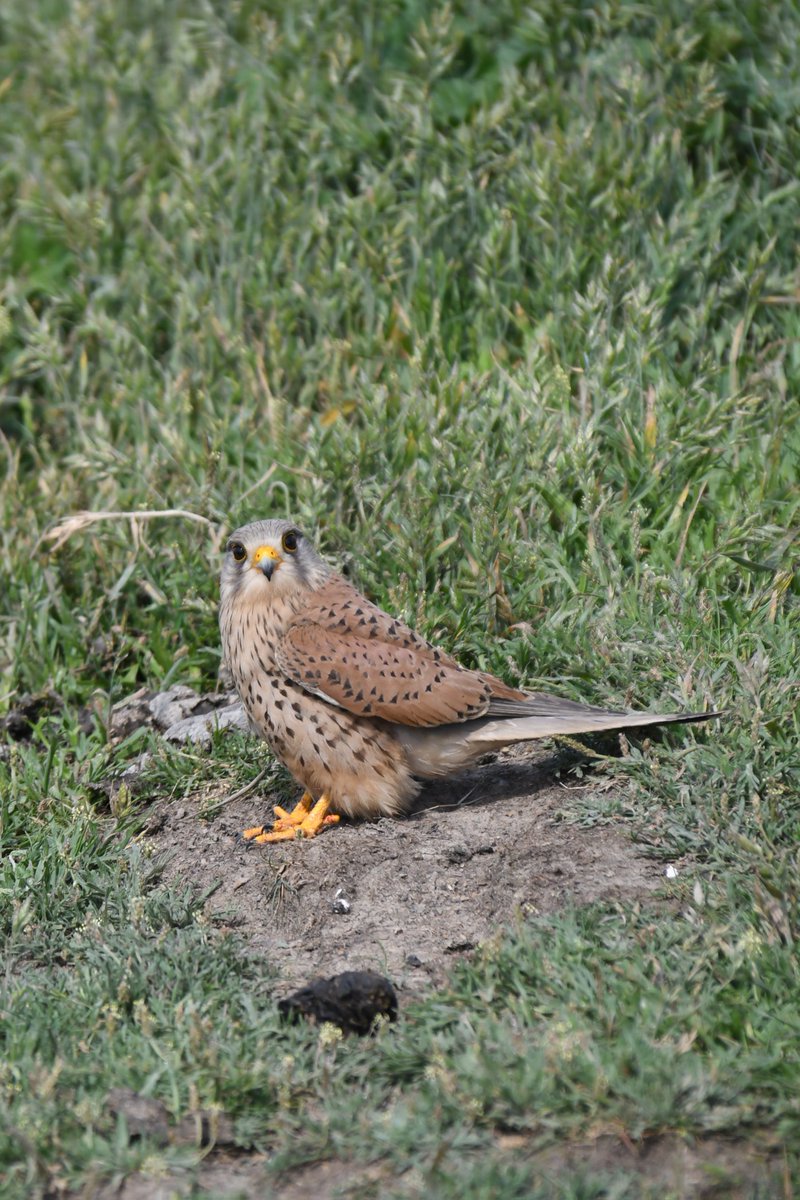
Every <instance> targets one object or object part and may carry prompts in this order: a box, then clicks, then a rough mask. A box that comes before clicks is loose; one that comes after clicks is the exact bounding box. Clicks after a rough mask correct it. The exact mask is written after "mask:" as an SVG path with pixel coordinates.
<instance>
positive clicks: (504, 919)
mask: <svg viewBox="0 0 800 1200" xmlns="http://www.w3.org/2000/svg"><path fill="white" fill-rule="evenodd" d="M557 763H558V760H557V759H554V758H553V757H552V756H551V757H549V758H547V757H545V758H541V757H539V758H536V757H533V756H531V754H530V751H528V752H527V753H526V752H525V751H524V750H520V749H518V748H515V749H513V750H511V751H508V752H506V753H504V754H503V755H502V756H500V757H498V759H497V761H495V762H493V763H490V764H487V765H481V766H478V767H476V768H475V769H474V770H472V771H468V772H465V773H464V774H462V775H460V776H458V777H457V778H454V779H451V780H448V781H446V782H443V783H437V784H431V785H428V786H427V787H426V788H425V790H424V791H423V793H422V794H421V796H420V797H419V799H418V801H417V803H416V805H415V807H414V809H413V811H412V812H411V813H410V814H409V815H408V816H407V817H405V818H401V819H397V820H380V821H377V822H375V823H366V822H353V823H349V822H343V823H342V824H341V825H340V826H338V827H336V828H333V829H331V830H328V831H326V832H325V833H323V834H321V835H320V836H319V837H317V838H315V839H313V840H310V841H295V842H285V843H278V844H275V845H267V846H257V845H252V844H248V843H245V842H243V841H242V840H241V837H240V831H241V830H242V829H244V828H246V827H247V826H250V825H253V824H254V823H258V822H259V821H265V820H267V819H268V817H269V815H270V813H271V805H272V803H273V802H274V801H275V799H276V798H275V797H273V796H270V795H264V796H263V797H253V796H249V797H247V798H246V799H242V800H239V801H236V802H233V803H231V804H230V805H228V806H227V807H225V808H224V809H223V810H222V812H221V813H220V815H219V816H218V817H217V818H216V819H214V820H211V821H206V820H203V819H201V817H200V815H199V814H200V812H201V809H202V801H201V800H199V799H198V800H197V801H184V802H182V803H181V804H178V805H175V804H166V803H165V804H163V805H161V806H160V807H159V809H158V812H157V820H156V821H155V825H156V827H157V832H155V833H154V834H153V835H152V839H151V840H152V844H153V846H154V848H155V849H156V850H159V851H165V852H167V853H168V855H169V860H168V863H167V866H166V871H165V876H166V879H167V880H168V881H171V882H175V881H177V882H183V883H185V882H188V881H191V882H192V884H194V885H195V886H197V887H200V888H206V887H210V886H211V885H213V884H214V883H215V882H218V883H219V887H218V890H217V891H216V892H215V893H214V895H213V896H212V897H211V898H210V900H209V901H208V909H209V912H213V913H214V914H215V918H216V920H218V921H220V920H221V921H222V922H223V923H227V924H230V925H231V926H232V927H235V928H237V929H238V930H239V932H240V933H241V934H242V936H244V937H245V938H246V939H247V940H248V942H249V943H250V944H251V946H252V947H253V949H254V950H256V951H258V952H261V953H263V954H265V955H267V956H269V958H270V959H271V960H272V961H273V962H274V964H275V965H276V967H277V968H278V970H279V972H280V982H281V985H285V986H286V988H287V989H288V988H293V987H298V986H301V985H302V984H304V983H306V982H308V981H309V980H310V979H311V978H313V977H315V976H319V975H330V974H333V973H335V972H338V971H344V970H361V969H372V970H377V971H381V972H383V973H385V974H387V975H388V976H389V977H390V978H391V979H392V981H393V982H394V984H395V986H396V987H397V988H398V991H399V994H400V998H401V1002H402V1000H403V999H404V998H405V999H408V998H409V997H410V996H413V995H414V994H419V993H420V992H422V991H424V990H427V989H428V988H429V987H430V986H432V985H433V986H438V985H439V984H441V983H442V981H443V980H444V978H445V975H446V973H447V970H448V968H449V966H450V965H451V964H452V962H453V960H454V958H455V957H456V956H458V955H459V954H464V953H469V951H470V950H472V949H474V948H475V947H476V946H477V945H479V944H480V943H481V942H484V941H486V940H487V939H488V938H491V937H493V936H494V935H496V934H497V932H498V930H499V929H501V928H502V927H503V926H508V925H509V924H510V923H512V922H514V921H515V920H517V919H519V918H520V917H530V916H536V915H537V914H540V913H547V912H552V911H553V910H555V909H557V908H559V907H562V906H563V905H565V904H586V903H589V902H591V901H593V900H598V899H602V898H617V899H629V900H632V899H635V898H636V897H638V896H642V895H644V894H646V893H649V892H652V891H653V890H654V889H655V888H657V887H658V886H659V885H660V884H661V883H662V882H663V866H659V865H658V864H656V863H654V862H653V861H652V860H648V859H646V858H645V857H643V856H642V855H641V854H639V853H638V852H637V849H636V846H635V845H634V843H633V842H632V841H631V838H630V831H629V829H628V828H626V827H622V828H616V827H615V826H613V825H604V826H595V827H594V828H591V829H583V828H580V827H579V826H578V825H576V824H573V823H570V822H569V820H565V819H564V815H565V814H568V811H569V807H570V801H571V797H570V792H569V791H568V790H567V789H565V788H564V787H563V786H561V785H560V784H559V783H557V782H555V781H554V769H555V767H556V765H557Z"/></svg>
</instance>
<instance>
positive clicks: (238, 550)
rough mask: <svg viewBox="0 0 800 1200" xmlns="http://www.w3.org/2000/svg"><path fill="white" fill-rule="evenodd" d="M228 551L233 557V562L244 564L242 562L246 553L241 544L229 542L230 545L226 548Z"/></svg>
mask: <svg viewBox="0 0 800 1200" xmlns="http://www.w3.org/2000/svg"><path fill="white" fill-rule="evenodd" d="M228 549H229V550H230V552H231V554H232V555H233V561H234V562H239V563H240V562H244V560H245V559H246V558H247V551H246V550H245V548H244V546H243V545H242V543H241V542H231V544H230V545H229V546H228Z"/></svg>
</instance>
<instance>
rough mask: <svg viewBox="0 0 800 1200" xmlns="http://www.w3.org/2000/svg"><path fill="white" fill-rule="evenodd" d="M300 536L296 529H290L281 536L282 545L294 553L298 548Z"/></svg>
mask: <svg viewBox="0 0 800 1200" xmlns="http://www.w3.org/2000/svg"><path fill="white" fill-rule="evenodd" d="M299 537H300V535H299V533H298V532H297V530H296V529H290V530H288V531H287V532H286V533H285V534H284V535H283V537H282V538H281V546H282V547H283V549H284V550H286V551H287V553H288V554H294V552H295V550H296V549H297V542H298V538H299Z"/></svg>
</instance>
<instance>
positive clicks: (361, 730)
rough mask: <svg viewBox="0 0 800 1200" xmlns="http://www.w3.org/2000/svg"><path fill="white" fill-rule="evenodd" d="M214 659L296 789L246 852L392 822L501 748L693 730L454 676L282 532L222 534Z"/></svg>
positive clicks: (266, 528)
mask: <svg viewBox="0 0 800 1200" xmlns="http://www.w3.org/2000/svg"><path fill="white" fill-rule="evenodd" d="M220 630H221V633H222V646H223V651H224V655H225V659H226V661H227V663H228V666H229V667H230V669H231V672H232V674H233V678H234V682H235V684H236V689H237V691H238V693H239V696H240V697H241V700H242V704H243V705H244V708H245V710H246V712H247V715H248V717H249V719H250V722H251V724H252V726H253V727H254V729H255V730H256V731H257V732H258V733H259V734H260V735H261V736H262V737H263V738H265V739H266V741H267V742H268V743H269V745H270V747H271V748H272V750H273V751H274V753H275V754H276V755H277V757H278V758H279V759H280V760H281V762H282V763H283V764H284V765H285V766H286V767H287V768H288V770H289V771H290V772H291V774H292V775H293V776H294V778H295V779H296V780H297V781H298V783H299V784H300V785H301V786H302V787H303V788H304V789H305V792H304V795H303V796H302V798H301V800H300V801H299V802H298V804H297V805H296V807H295V808H294V809H293V810H292V811H291V812H287V811H286V810H285V809H282V808H279V807H276V808H275V815H276V820H275V823H274V826H273V828H272V830H271V831H269V832H268V831H267V830H266V829H265V828H264V827H263V826H256V827H255V828H254V829H249V830H247V831H246V832H245V837H252V838H255V840H256V841H258V842H274V841H282V840H284V839H287V838H293V837H296V836H304V837H314V835H315V834H317V833H318V832H319V831H320V829H322V828H323V827H324V826H326V825H330V824H334V823H335V822H337V821H338V820H339V814H343V815H345V816H348V817H366V818H370V817H373V818H374V817H379V816H394V815H396V814H398V813H401V812H403V810H404V809H406V808H407V807H408V806H409V804H410V802H411V801H412V800H413V798H414V796H416V794H417V792H418V791H419V788H420V781H421V780H423V779H432V778H435V777H437V776H442V775H449V774H451V773H453V772H456V771H459V770H461V769H462V768H464V767H467V766H468V765H469V764H470V763H473V762H475V760H476V759H478V758H480V757H481V755H483V754H486V753H488V752H489V751H491V750H498V749H500V748H501V747H503V746H509V745H511V744H512V743H514V742H522V741H531V740H534V739H536V738H544V737H554V736H558V735H560V734H574V733H591V732H595V731H597V730H602V729H631V728H635V727H641V726H645V725H664V724H669V723H672V722H678V721H703V720H706V719H707V718H709V717H711V716H714V715H715V714H714V713H708V712H704V713H669V714H666V715H665V714H662V713H637V712H614V711H611V710H609V709H603V708H593V707H590V706H589V705H585V704H576V703H575V702H574V701H572V700H562V699H560V698H559V697H557V696H550V695H547V694H546V693H544V692H524V691H519V690H518V689H517V688H513V687H509V686H508V684H506V683H503V681H502V680H500V679H497V678H495V676H493V675H489V674H487V673H486V672H484V671H471V670H468V669H467V668H466V667H462V666H460V665H459V664H458V663H457V662H456V661H455V659H453V658H451V657H450V656H449V655H448V654H446V653H445V652H444V650H440V649H438V648H437V647H436V646H433V645H431V643H430V642H427V641H425V639H424V638H422V637H420V635H419V634H418V633H415V632H414V631H413V630H412V629H409V627H408V626H407V625H404V624H403V622H402V621H399V620H397V619H396V618H394V617H391V616H389V614H388V613H385V612H383V611H382V610H381V609H380V608H378V607H377V606H376V605H374V604H372V603H370V601H369V600H367V599H366V598H365V597H364V596H362V595H361V593H360V592H359V591H358V590H357V589H356V588H354V587H353V585H352V584H351V583H348V581H347V580H346V579H344V578H343V577H342V576H341V575H338V574H337V573H336V572H335V571H334V570H333V569H332V568H331V567H329V566H328V564H327V563H326V562H325V561H324V560H323V559H322V558H320V556H319V555H318V554H317V552H316V550H315V549H314V547H313V546H312V545H311V543H310V542H309V540H308V539H307V538H306V537H305V536H304V535H303V533H302V532H301V531H300V530H299V529H298V528H297V526H296V525H294V524H292V523H291V522H289V521H256V522H254V523H253V524H252V525H243V526H242V527H241V529H237V530H236V531H235V532H234V533H233V534H231V536H230V538H229V539H228V543H227V546H226V550H225V558H224V561H223V564H222V576H221V606H220Z"/></svg>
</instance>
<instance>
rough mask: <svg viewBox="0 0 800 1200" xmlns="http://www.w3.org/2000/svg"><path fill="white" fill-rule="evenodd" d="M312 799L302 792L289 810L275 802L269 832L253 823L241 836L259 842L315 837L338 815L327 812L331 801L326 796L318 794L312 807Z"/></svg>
mask: <svg viewBox="0 0 800 1200" xmlns="http://www.w3.org/2000/svg"><path fill="white" fill-rule="evenodd" d="M313 799H314V798H313V796H312V795H311V793H310V792H304V793H303V795H302V796H301V797H300V799H299V800H298V802H297V804H296V805H295V806H294V808H293V809H292V811H291V812H287V811H286V809H285V808H281V807H280V805H279V804H276V805H275V808H274V810H273V811H274V813H275V817H276V820H275V824H274V825H273V827H272V829H271V830H270V831H269V832H268V831H267V829H266V827H265V826H264V825H255V826H254V827H253V828H252V829H246V830H245V831H244V834H243V835H242V836H243V837H245V838H246V839H247V840H248V841H250V840H253V841H256V842H259V843H261V842H285V841H289V840H290V839H291V838H296V837H316V835H317V834H318V833H319V831H320V830H321V829H323V828H324V827H325V826H326V825H336V824H337V823H338V821H339V817H338V816H337V815H336V814H335V813H329V812H328V809H329V808H330V805H331V802H330V799H329V798H328V797H327V796H325V795H322V796H320V798H319V800H318V801H317V802H316V804H314V807H313V808H312V807H311V805H312V803H313Z"/></svg>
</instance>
